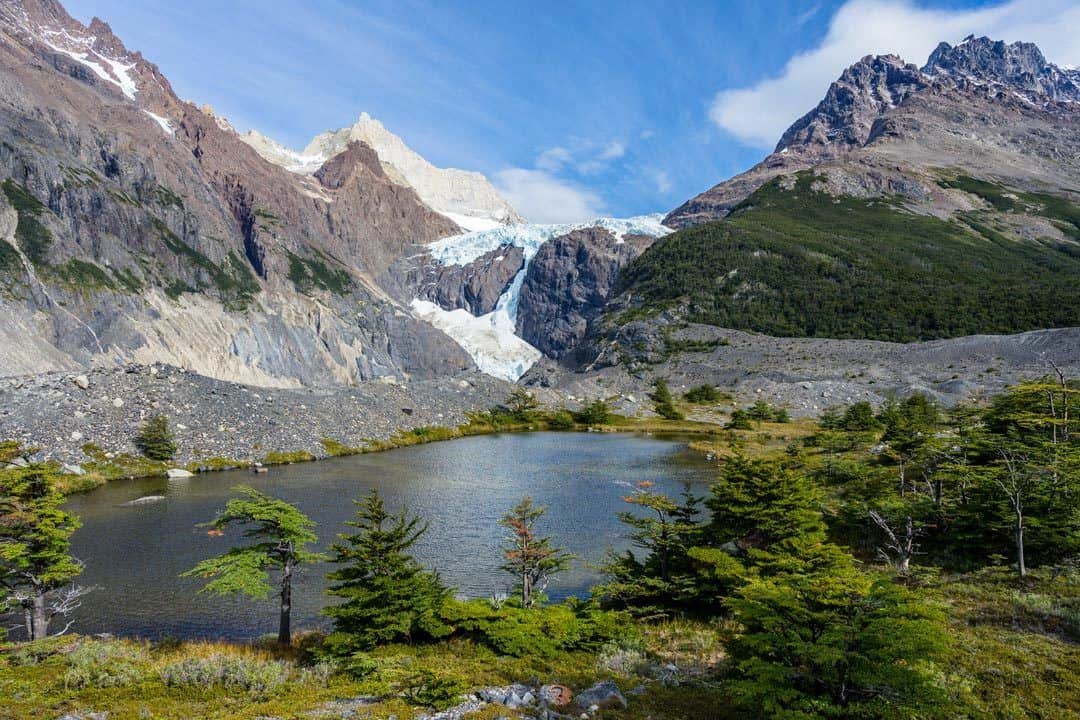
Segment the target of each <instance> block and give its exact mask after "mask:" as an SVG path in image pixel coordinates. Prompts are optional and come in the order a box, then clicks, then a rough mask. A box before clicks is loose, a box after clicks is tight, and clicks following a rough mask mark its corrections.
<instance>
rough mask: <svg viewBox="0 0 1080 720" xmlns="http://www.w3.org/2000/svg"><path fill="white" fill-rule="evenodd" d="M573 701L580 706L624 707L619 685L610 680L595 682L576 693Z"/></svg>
mask: <svg viewBox="0 0 1080 720" xmlns="http://www.w3.org/2000/svg"><path fill="white" fill-rule="evenodd" d="M574 702H575V703H576V704H577V705H578V707H580V708H591V707H593V706H594V705H595V706H596V707H597V708H600V709H605V708H614V707H622V708H625V707H626V698H625V697H623V694H622V692H620V691H619V686H618V685H616V684H615V683H613V682H612V681H610V680H605V681H604V682H600V683H597V684H595V685H593V686H592V687H591V688H589V689H588V690H585V691H584V692H582V693H580V694H578V696H577V697H576V698H574Z"/></svg>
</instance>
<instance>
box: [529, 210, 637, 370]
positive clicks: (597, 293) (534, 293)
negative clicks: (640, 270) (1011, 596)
mask: <svg viewBox="0 0 1080 720" xmlns="http://www.w3.org/2000/svg"><path fill="white" fill-rule="evenodd" d="M653 242H654V238H651V237H646V236H642V235H632V236H628V237H626V238H625V239H624V240H623V241H622V242H620V241H618V240H617V239H616V238H615V236H614V235H612V234H611V233H610V232H608V231H607V230H605V229H603V228H596V227H594V228H585V229H582V230H574V231H572V232H570V233H567V234H566V235H562V236H560V237H557V238H553V239H552V240H549V241H548V242H546V243H544V244H543V245H541V246H540V249H539V250H538V251H537V252H536V255H535V256H534V257H533V259H532V262H530V263H529V269H528V270H527V271H526V273H525V281H524V284H523V285H522V288H521V297H520V299H519V301H518V315H517V331H518V334H519V335H521V337H523V338H524V339H525V340H527V341H528V342H529V343H531V344H532V345H533V346H534V347H536V348H537V349H539V350H541V351H542V352H543V353H544V354H546V355H547V356H548V357H552V358H561V357H564V356H566V355H568V354H569V353H571V352H572V351H573V350H574V348H575V347H576V346H577V344H578V343H579V342H580V341H581V340H582V338H584V337H585V333H586V330H587V328H588V325H589V321H590V320H592V319H593V318H594V317H596V316H597V315H599V313H600V312H601V310H602V309H603V307H604V305H605V303H606V302H607V300H608V297H609V296H610V295H611V292H612V290H613V289H614V286H615V281H616V280H617V278H618V274H619V270H621V269H622V268H623V267H624V266H625V265H626V264H627V263H629V262H630V261H631V260H633V259H634V258H636V257H637V256H638V255H640V254H641V253H642V252H644V251H645V249H646V248H648V247H649V245H651V244H652V243H653Z"/></svg>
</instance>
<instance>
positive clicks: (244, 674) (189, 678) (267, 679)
mask: <svg viewBox="0 0 1080 720" xmlns="http://www.w3.org/2000/svg"><path fill="white" fill-rule="evenodd" d="M289 676H290V668H289V666H288V665H287V664H286V663H284V662H281V661H279V660H263V659H260V658H255V657H239V656H231V655H210V656H208V657H205V658H190V659H187V660H180V661H178V662H174V663H170V664H169V665H166V666H165V667H163V668H162V669H161V681H162V682H164V683H165V685H167V686H168V687H197V688H203V689H210V688H213V687H222V688H224V689H226V690H232V691H235V690H243V691H245V692H249V693H252V694H257V695H263V694H271V693H273V692H275V691H276V690H278V689H280V688H281V687H282V686H283V685H285V683H287V682H288V681H289Z"/></svg>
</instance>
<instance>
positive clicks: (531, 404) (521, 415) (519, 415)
mask: <svg viewBox="0 0 1080 720" xmlns="http://www.w3.org/2000/svg"><path fill="white" fill-rule="evenodd" d="M505 402H506V408H507V410H509V411H510V414H511V415H513V416H514V419H515V420H517V421H519V422H529V421H531V420H532V419H533V416H534V415H535V413H536V411H537V409H538V408H539V407H540V403H539V402H537V401H536V398H534V397H533V395H532V393H531V392H529V391H528V390H526V389H525V388H523V387H515V388H514V389H513V390H511V391H510V394H509V395H508V396H507V397H506V401H505Z"/></svg>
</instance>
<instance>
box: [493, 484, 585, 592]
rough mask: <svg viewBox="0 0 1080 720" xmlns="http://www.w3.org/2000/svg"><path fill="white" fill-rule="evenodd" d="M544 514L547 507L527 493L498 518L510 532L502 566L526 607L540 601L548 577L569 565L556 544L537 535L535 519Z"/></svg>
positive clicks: (568, 557) (567, 559)
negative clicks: (535, 502)
mask: <svg viewBox="0 0 1080 720" xmlns="http://www.w3.org/2000/svg"><path fill="white" fill-rule="evenodd" d="M546 513H547V508H546V507H543V506H539V505H534V504H533V500H532V498H531V497H529V496H527V495H526V496H525V497H524V498H523V499H522V500H521V502H519V503H518V504H517V505H515V506H514V507H513V508H512V509H511V510H510V512H508V513H507V514H506V515H504V516H503V518H502V519H501V520H499V524H500V525H502V526H503V527H506V528H509V529H510V531H511V533H512V534H511V536H510V538H509V542H510V545H509V547H508V548H507V549H506V550H505V552H504V557H505V560H506V562H504V563H503V565H502V569H503V570H505V571H506V572H508V573H510V574H511V575H513V576H514V579H515V585H514V592H515V594H516V595H517V596H518V599H519V601H520V603H521V606H522V607H525V608H528V607H533V606H534V605H536V604H537V603H539V602H542V601H543V597H544V595H543V593H544V590H545V588H547V584H548V581H549V580H550V579H551V576H553V575H555V574H557V573H559V572H562V571H563V570H565V569H566V568H568V567H569V566H570V560H571V556H570V555H569V553H567V552H566V551H564V550H562V549H560V548H557V547H555V545H554V544H553V543H552V540H551V538H549V537H543V536H539V535H537V534H536V522H537V521H538V520H539V519H540V518H542V517H543V516H544V515H545V514H546Z"/></svg>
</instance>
